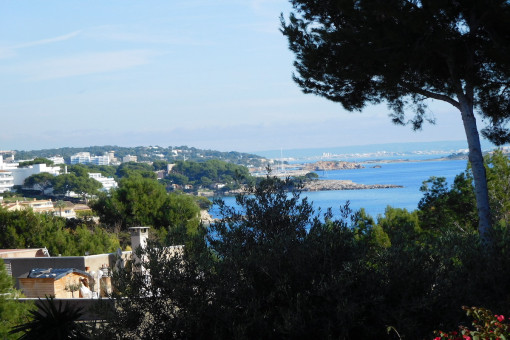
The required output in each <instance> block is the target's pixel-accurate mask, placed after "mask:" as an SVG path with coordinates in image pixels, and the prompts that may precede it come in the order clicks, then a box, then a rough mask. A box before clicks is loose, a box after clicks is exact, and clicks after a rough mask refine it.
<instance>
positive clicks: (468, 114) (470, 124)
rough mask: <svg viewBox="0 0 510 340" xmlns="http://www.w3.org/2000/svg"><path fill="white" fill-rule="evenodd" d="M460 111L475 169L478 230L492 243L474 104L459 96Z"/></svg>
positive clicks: (487, 196)
mask: <svg viewBox="0 0 510 340" xmlns="http://www.w3.org/2000/svg"><path fill="white" fill-rule="evenodd" d="M459 104H460V107H459V109H460V112H461V115H462V122H463V123H464V130H465V132H466V137H467V142H468V147H469V162H470V163H471V169H472V171H473V178H474V181H475V197H476V207H477V210H478V218H479V222H478V232H479V233H480V237H481V238H482V240H483V241H484V242H485V243H486V244H490V233H491V217H490V207H489V192H488V189H487V176H486V173H485V166H484V163H483V155H482V148H481V145H480V136H479V134H478V129H477V127H476V118H475V115H474V113H473V106H472V105H470V104H469V102H468V100H467V99H466V98H465V97H463V96H459Z"/></svg>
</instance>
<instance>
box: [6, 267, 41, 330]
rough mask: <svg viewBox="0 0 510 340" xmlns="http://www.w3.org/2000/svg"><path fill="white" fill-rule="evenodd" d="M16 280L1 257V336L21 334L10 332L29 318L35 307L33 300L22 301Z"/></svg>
mask: <svg viewBox="0 0 510 340" xmlns="http://www.w3.org/2000/svg"><path fill="white" fill-rule="evenodd" d="M13 286H14V280H13V279H12V277H10V276H9V275H8V274H7V271H6V270H5V265H4V261H3V259H0V338H2V339H17V338H18V337H19V334H9V331H10V330H11V329H12V328H13V327H14V326H16V325H18V324H20V323H22V322H24V321H26V320H27V319H28V316H29V313H30V311H31V310H32V309H33V304H32V303H31V302H20V301H18V298H20V297H23V296H22V294H21V292H20V291H18V290H16V289H14V288H13Z"/></svg>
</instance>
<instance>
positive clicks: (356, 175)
mask: <svg viewBox="0 0 510 340" xmlns="http://www.w3.org/2000/svg"><path fill="white" fill-rule="evenodd" d="M375 165H379V166H381V167H380V168H378V167H377V168H374V167H373V166H375ZM466 165H467V161H466V160H448V161H417V162H396V163H384V162H382V163H368V164H365V168H364V169H353V170H333V171H327V172H318V175H319V176H320V178H321V179H342V180H352V181H353V182H355V183H359V184H395V185H402V186H403V188H393V189H370V190H331V191H314V192H303V194H302V196H303V197H305V196H306V197H308V200H309V201H311V202H313V206H314V207H315V208H316V209H317V208H320V209H321V210H322V211H326V209H327V208H332V212H333V215H334V217H339V216H340V209H339V207H340V206H343V205H344V204H345V202H346V201H350V207H351V208H353V209H355V210H357V209H360V208H365V210H366V211H367V213H368V214H369V215H371V216H373V217H377V215H379V214H383V213H384V210H385V209H386V207H387V206H392V207H395V208H403V209H407V210H414V209H416V208H417V206H418V202H419V201H420V199H421V197H422V196H423V193H422V192H420V187H421V185H422V182H423V181H425V180H427V179H429V178H430V177H431V176H436V177H445V178H446V180H447V182H448V183H449V184H452V183H453V180H454V178H455V176H456V175H457V174H459V173H461V172H463V171H464V170H465V169H466ZM222 199H223V200H224V201H225V202H226V203H227V204H228V205H230V206H235V205H236V204H235V198H234V197H223V198H222ZM211 215H212V216H213V217H219V216H218V212H217V210H216V209H215V207H213V208H212V209H211Z"/></svg>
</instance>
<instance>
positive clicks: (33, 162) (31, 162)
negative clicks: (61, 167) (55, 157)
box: [18, 157, 53, 168]
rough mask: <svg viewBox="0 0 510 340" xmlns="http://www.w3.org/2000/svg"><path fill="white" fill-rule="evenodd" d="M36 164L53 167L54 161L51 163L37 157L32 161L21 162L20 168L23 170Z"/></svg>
mask: <svg viewBox="0 0 510 340" xmlns="http://www.w3.org/2000/svg"><path fill="white" fill-rule="evenodd" d="M34 164H46V165H47V166H52V165H53V161H50V160H49V159H47V158H42V157H36V158H35V159H34V160H32V161H26V162H20V163H19V165H18V167H20V168H23V167H26V166H29V165H34Z"/></svg>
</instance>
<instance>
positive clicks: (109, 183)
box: [89, 172, 117, 191]
mask: <svg viewBox="0 0 510 340" xmlns="http://www.w3.org/2000/svg"><path fill="white" fill-rule="evenodd" d="M89 177H90V178H93V179H95V180H96V181H98V182H99V183H101V184H102V185H103V188H102V189H101V190H103V191H110V189H113V188H116V187H117V182H115V180H114V179H113V178H112V177H104V176H103V175H102V174H101V173H99V172H91V173H89Z"/></svg>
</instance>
